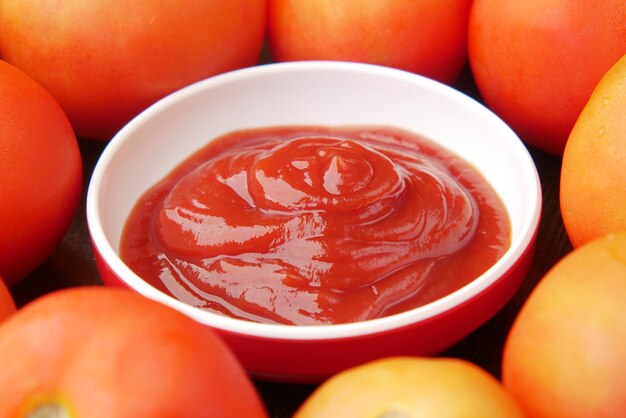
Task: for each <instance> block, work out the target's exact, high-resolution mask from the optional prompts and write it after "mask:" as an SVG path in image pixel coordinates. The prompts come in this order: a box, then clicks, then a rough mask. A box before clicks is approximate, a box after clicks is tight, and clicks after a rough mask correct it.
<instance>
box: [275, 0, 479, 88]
mask: <svg viewBox="0 0 626 418" xmlns="http://www.w3.org/2000/svg"><path fill="white" fill-rule="evenodd" d="M470 5H471V0H453V1H446V2H443V1H440V0H378V1H369V2H364V1H361V0H269V3H268V37H269V45H270V50H271V53H272V57H273V58H274V60H276V61H297V60H340V61H357V62H366V63H372V64H379V65H386V66H390V67H395V68H400V69H403V70H407V71H412V72H416V73H418V74H421V75H425V76H427V77H431V78H434V79H436V80H439V81H443V82H445V83H452V82H454V81H455V80H456V79H457V78H458V76H459V74H460V73H461V71H462V69H463V68H464V66H465V63H466V60H467V46H466V40H467V20H468V15H469V9H470Z"/></svg>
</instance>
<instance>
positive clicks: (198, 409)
mask: <svg viewBox="0 0 626 418" xmlns="http://www.w3.org/2000/svg"><path fill="white" fill-rule="evenodd" d="M0 358H3V359H5V360H7V361H3V364H2V373H0V393H2V402H0V416H2V417H25V418H34V417H48V416H50V417H52V416H55V417H56V416H63V417H72V418H105V417H106V418H126V417H128V418H131V417H132V418H137V417H151V418H159V417H163V418H165V417H185V418H194V417H208V416H211V417H236V418H241V417H246V418H259V417H266V416H267V413H266V411H265V409H264V406H263V404H262V403H261V401H260V398H259V396H258V394H257V393H256V390H255V388H254V386H253V385H252V383H251V381H250V380H249V378H248V376H247V375H246V374H245V372H244V370H243V369H242V368H241V366H240V364H239V363H238V362H237V360H236V359H235V357H234V355H233V354H232V353H231V351H230V350H229V349H228V348H227V346H226V345H225V344H224V343H223V342H222V340H221V339H220V338H218V337H217V335H216V334H215V333H214V332H212V331H211V330H210V329H208V328H207V327H206V326H204V325H201V324H200V323H198V322H196V321H194V320H192V319H191V318H189V317H187V316H185V315H183V314H181V313H179V312H177V311H174V310H173V309H170V308H168V307H166V306H164V305H161V304H159V303H157V302H154V301H151V300H148V299H146V298H144V297H142V296H139V295H137V294H135V293H131V292H130V291H128V290H122V289H113V288H105V287H79V288H71V289H66V290H61V291H55V292H52V293H49V294H47V295H45V296H42V297H40V298H39V299H36V300H35V301H33V302H31V303H30V304H28V305H26V306H24V307H23V308H22V309H21V310H19V311H18V312H17V313H15V314H14V315H12V316H11V317H10V318H9V319H7V320H6V321H5V322H4V323H3V324H2V325H1V326H0ZM8 359H10V361H9V360H8Z"/></svg>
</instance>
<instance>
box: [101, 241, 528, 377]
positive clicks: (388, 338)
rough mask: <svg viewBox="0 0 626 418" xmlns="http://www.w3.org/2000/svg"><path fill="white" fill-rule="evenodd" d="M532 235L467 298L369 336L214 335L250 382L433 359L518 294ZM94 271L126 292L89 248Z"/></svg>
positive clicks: (523, 276) (112, 272) (330, 374)
mask: <svg viewBox="0 0 626 418" xmlns="http://www.w3.org/2000/svg"><path fill="white" fill-rule="evenodd" d="M535 239H536V231H535V236H533V238H532V241H531V242H530V245H529V246H528V247H527V248H526V250H525V252H524V253H523V254H522V256H521V257H520V258H519V260H518V261H517V262H516V263H515V264H514V265H513V266H512V267H511V268H510V269H509V270H508V271H507V272H506V273H505V274H504V275H503V276H502V277H500V278H499V279H498V280H497V281H495V282H494V283H493V284H491V285H490V286H489V287H488V288H486V289H485V290H483V291H482V292H481V293H479V294H477V295H475V296H474V297H472V298H471V299H469V300H467V301H465V302H463V303H462V304H460V305H457V306H455V307H454V308H453V309H451V310H448V311H445V312H442V313H440V314H438V315H436V316H433V317H431V318H429V319H428V320H425V321H421V322H418V323H415V324H411V325H407V326H405V327H402V328H397V329H393V330H389V331H386V332H381V333H377V334H373V335H363V336H358V337H351V338H339V339H325V340H285V339H276V338H264V337H256V336H249V335H242V334H237V333H233V332H229V331H224V330H219V329H218V330H217V331H218V333H219V334H220V335H221V336H222V338H223V339H224V341H225V342H226V343H227V344H228V345H229V347H230V348H231V350H232V351H233V352H234V353H235V355H236V356H237V357H238V358H239V360H240V362H241V363H242V364H243V366H244V367H245V368H246V370H247V371H248V372H249V373H250V374H251V375H252V376H254V377H256V378H260V379H265V380H273V381H284V382H297V383H319V382H321V381H323V380H324V379H326V378H328V377H330V376H332V375H334V374H336V373H337V372H339V371H341V370H344V369H346V368H349V367H352V366H356V365H358V364H362V363H364V362H367V361H371V360H374V359H377V358H382V357H388V356H394V355H419V356H432V355H436V354H439V353H441V352H442V351H444V350H445V349H447V348H449V347H451V346H452V345H454V344H455V343H457V342H459V341H460V340H462V339H463V338H464V337H466V336H467V335H469V334H470V333H471V332H472V331H474V330H476V329H477V328H478V327H479V326H480V325H482V324H483V323H485V322H486V321H487V320H489V319H490V318H491V317H492V316H493V315H495V314H496V313H497V312H498V311H499V310H500V309H502V307H503V306H504V305H505V304H506V303H507V302H508V301H509V300H510V299H511V297H512V296H513V295H514V293H515V292H516V291H517V290H518V289H519V287H520V285H521V283H522V281H523V280H524V278H525V276H526V274H527V273H528V270H529V268H530V265H531V262H532V259H533V256H534V250H535ZM94 254H95V259H96V266H97V268H98V271H99V273H100V275H101V277H102V280H103V282H104V284H105V285H107V286H116V287H127V288H128V287H129V286H128V285H127V284H126V283H125V282H124V281H123V280H121V279H120V278H119V277H118V276H117V275H116V274H115V273H114V271H113V270H112V269H111V268H110V267H109V266H108V265H107V263H106V262H105V261H104V259H103V258H102V256H101V255H100V253H99V252H98V250H97V248H95V247H94Z"/></svg>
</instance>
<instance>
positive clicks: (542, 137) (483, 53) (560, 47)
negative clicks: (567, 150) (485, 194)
mask: <svg viewBox="0 0 626 418" xmlns="http://www.w3.org/2000/svg"><path fill="white" fill-rule="evenodd" d="M468 49H469V61H470V66H471V69H472V73H473V75H474V79H475V81H476V84H477V86H478V89H479V91H480V93H481V95H482V97H483V99H484V101H485V103H486V104H487V105H488V106H489V107H490V108H491V109H492V110H493V111H494V112H495V113H497V114H498V115H499V116H500V117H501V118H502V119H504V120H505V122H507V123H508V124H509V125H510V126H511V127H512V128H513V129H514V130H515V131H516V132H517V133H518V134H519V135H520V136H521V138H522V139H523V140H524V141H526V142H527V143H528V144H529V145H531V146H534V147H536V148H538V149H541V150H543V151H546V152H548V153H551V154H554V155H557V156H560V155H562V154H563V149H564V147H565V143H566V141H567V138H568V136H569V133H570V131H571V129H572V127H573V126H574V123H575V122H576V119H577V117H578V115H579V113H580V112H581V110H582V109H583V107H584V105H585V103H586V102H587V100H588V99H589V96H590V94H591V92H592V91H593V89H594V87H595V86H596V84H597V83H598V81H599V80H600V78H601V77H602V75H603V74H604V73H605V72H606V71H607V70H608V69H609V68H610V67H611V65H612V64H613V63H615V62H616V61H617V60H618V59H619V58H620V57H621V56H622V55H623V54H624V53H626V3H625V2H624V1H623V0H606V1H601V2H590V1H581V0H577V1H572V0H528V1H518V2H512V1H508V0H475V1H474V3H473V6H472V10H471V13H470V19H469V29H468Z"/></svg>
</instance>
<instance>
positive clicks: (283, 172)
mask: <svg viewBox="0 0 626 418" xmlns="http://www.w3.org/2000/svg"><path fill="white" fill-rule="evenodd" d="M508 246H509V220H508V217H507V213H506V210H505V209H504V207H503V205H502V203H501V202H500V201H499V199H498V197H497V195H496V194H495V192H494V191H493V190H492V189H491V187H490V186H489V185H488V184H487V183H486V181H485V180H484V179H483V178H482V177H481V175H480V174H479V173H478V172H477V171H476V170H475V169H474V168H473V167H471V166H470V165H469V164H468V163H466V162H465V161H463V160H462V159H460V158H459V157H457V156H455V155H454V154H452V153H450V152H449V151H446V150H445V149H443V148H441V147H440V146H438V145H437V144H435V143H433V142H431V141H429V140H427V139H425V138H422V137H420V136H418V135H416V134H413V133H410V132H406V131H403V130H399V129H393V128H384V127H345V128H328V127H274V128H263V129H254V130H245V131H238V132H233V133H230V134H228V135H225V136H223V137H221V138H219V139H216V140H215V141H212V142H210V143H209V144H208V145H207V146H206V147H205V148H203V149H202V150H200V151H198V152H197V153H196V154H194V155H193V156H191V157H190V158H189V159H188V160H186V161H185V162H184V163H183V164H181V165H180V166H179V167H178V168H177V169H176V170H174V171H173V172H172V173H170V174H169V175H168V176H167V177H166V178H165V179H163V180H162V181H161V182H159V183H158V184H157V185H155V186H154V187H153V188H152V189H150V190H149V191H148V192H147V193H146V194H145V195H144V196H143V197H142V198H141V199H140V201H139V202H138V204H137V205H136V207H135V208H134V210H133V212H132V213H131V216H130V217H129V219H128V221H127V224H126V226H125V230H124V233H123V236H122V243H121V254H122V258H123V259H124V260H125V262H126V263H127V264H128V265H129V266H130V267H131V268H132V269H133V270H134V271H135V272H137V273H138V274H139V275H140V276H141V277H143V278H145V279H146V280H148V282H150V283H151V284H153V285H154V286H156V287H158V288H159V289H161V290H163V291H165V292H168V293H169V294H171V295H173V296H175V297H176V298H178V299H180V300H182V301H184V302H187V303H189V304H192V305H195V306H198V307H201V308H204V309H207V310H210V311H214V312H219V313H222V314H225V315H229V316H233V317H236V318H243V319H248V320H252V321H259V322H270V323H285V324H299V325H307V324H328V323H346V322H354V321H361V320H367V319H372V318H376V317H381V316H385V315H389V314H393V313H397V312H401V311H404V310H407V309H411V308H413V307H416V306H419V305H422V304H424V303H428V302H430V301H432V300H435V299H437V298H439V297H441V296H444V295H446V294H448V293H450V292H452V291H454V290H456V289H458V288H460V287H462V286H463V285H465V284H467V283H468V282H470V281H471V280H473V279H474V278H476V277H477V276H478V275H480V274H481V273H483V272H484V271H485V270H487V269H488V268H489V267H490V266H491V265H492V264H493V263H494V262H495V261H496V260H497V259H498V258H500V257H501V255H502V254H503V253H504V252H505V251H506V249H507V248H508Z"/></svg>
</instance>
